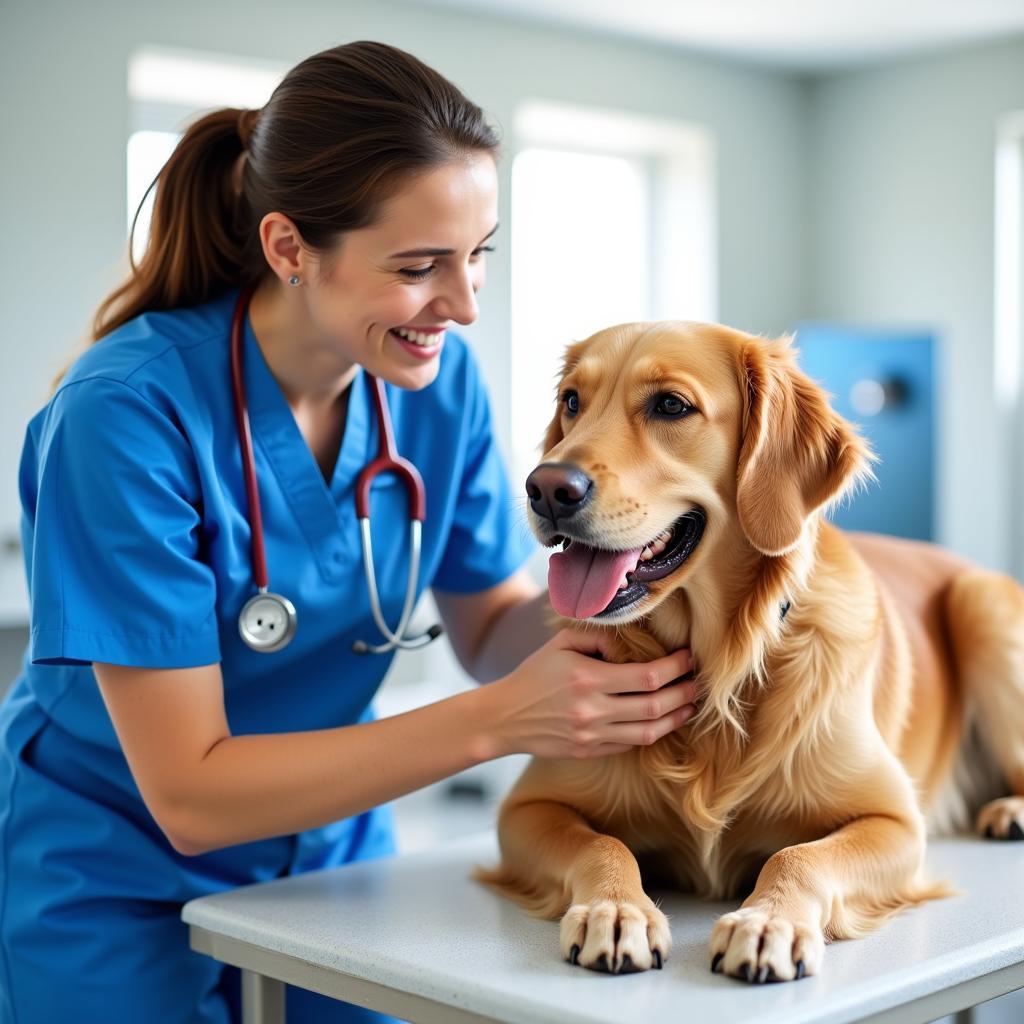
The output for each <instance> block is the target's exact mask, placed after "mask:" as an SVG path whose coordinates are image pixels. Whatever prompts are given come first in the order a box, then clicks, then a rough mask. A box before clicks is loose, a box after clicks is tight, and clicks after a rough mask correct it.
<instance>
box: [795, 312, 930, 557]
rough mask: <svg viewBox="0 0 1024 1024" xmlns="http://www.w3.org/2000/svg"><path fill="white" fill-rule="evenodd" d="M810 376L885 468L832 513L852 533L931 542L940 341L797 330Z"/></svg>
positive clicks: (813, 326) (822, 328)
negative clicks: (936, 358) (937, 343)
mask: <svg viewBox="0 0 1024 1024" xmlns="http://www.w3.org/2000/svg"><path fill="white" fill-rule="evenodd" d="M796 347H797V348H798V349H799V351H800V356H799V362H800V366H801V367H802V369H803V370H804V372H805V373H806V374H807V375H808V376H809V377H811V378H813V379H814V380H816V381H818V382H819V383H820V384H821V385H822V386H823V387H824V388H825V390H826V391H828V392H829V394H830V395H831V396H832V406H833V408H834V409H835V410H836V411H837V412H838V413H840V414H841V415H842V416H845V417H846V418H847V419H849V420H851V421H852V422H854V423H856V424H858V426H859V427H860V429H861V432H862V433H863V434H864V436H865V437H867V438H868V440H869V441H870V442H871V446H872V448H873V449H874V451H875V453H876V454H877V455H878V456H879V459H880V461H879V462H878V463H877V464H876V465H875V475H876V476H877V477H878V480H877V482H872V483H869V484H868V485H867V487H866V488H865V489H863V490H861V491H860V492H858V493H857V494H855V495H854V496H853V497H852V498H849V499H847V500H846V501H845V502H843V504H842V505H841V506H839V507H837V508H836V509H835V510H834V512H833V513H832V517H831V518H832V519H833V520H834V521H835V522H836V523H837V524H838V525H839V526H842V527H844V528H846V529H851V530H870V531H872V532H875V533H888V534H892V535H894V536H898V537H911V538H916V539H918V540H932V539H933V537H934V528H935V515H934V501H935V443H934V436H935V431H934V419H933V395H934V392H935V376H934V374H935V362H934V347H935V346H934V341H933V338H932V336H931V335H930V334H928V333H925V332H917V333H910V332H908V333H899V332H893V331H885V330H880V329H879V330H874V329H870V328H854V327H844V326H838V325H832V324H827V323H806V324H803V325H801V326H799V327H798V328H797V336H796Z"/></svg>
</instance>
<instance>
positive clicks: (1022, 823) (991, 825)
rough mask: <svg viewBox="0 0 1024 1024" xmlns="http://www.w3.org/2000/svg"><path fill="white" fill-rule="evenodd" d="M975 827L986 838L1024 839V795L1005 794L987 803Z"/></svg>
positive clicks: (979, 814)
mask: <svg viewBox="0 0 1024 1024" xmlns="http://www.w3.org/2000/svg"><path fill="white" fill-rule="evenodd" d="M974 827H975V829H977V832H978V835H979V836H984V837H985V838H986V839H1024V796H1004V797H1002V798H1001V799H999V800H993V801H992V802H991V803H988V804H985V806H984V807H982V809H981V810H980V811H979V812H978V819H977V822H976V823H975V826H974Z"/></svg>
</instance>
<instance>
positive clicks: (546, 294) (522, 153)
mask: <svg viewBox="0 0 1024 1024" xmlns="http://www.w3.org/2000/svg"><path fill="white" fill-rule="evenodd" d="M514 130H515V136H516V143H517V153H516V156H515V159H514V161H513V165H512V196H511V206H512V226H511V248H512V282H511V283H512V324H511V333H512V360H511V361H512V437H513V451H512V462H513V467H512V468H513V479H514V480H515V481H516V482H517V483H518V482H520V481H522V480H523V479H525V477H526V475H527V474H528V473H529V472H530V470H531V469H532V468H533V467H534V465H535V464H536V461H537V455H538V451H537V445H538V444H539V442H540V440H541V437H542V435H543V432H544V427H545V425H546V424H547V422H548V420H549V419H550V418H551V415H552V413H553V411H554V407H555V406H554V388H555V381H556V374H557V371H558V368H559V366H560V362H561V357H562V354H563V352H564V350H565V348H566V346H567V345H568V344H570V343H571V342H572V341H575V340H579V339H582V338H585V337H588V336H589V335H590V334H593V333H594V332H595V331H598V330H600V329H601V328H603V327H608V326H611V325H612V324H616V323H625V322H630V321H637V320H655V319H678V320H714V319H716V297H715V292H716V273H715V265H716V249H715V244H714V224H715V215H714V185H713V177H714V167H713V163H714V157H713V147H712V143H711V140H710V138H709V136H708V134H707V133H706V132H705V131H704V130H703V129H701V128H699V127H695V126H691V125H684V124H680V123H676V122H672V121H664V120H658V119H651V118H646V117H640V116H636V115H628V114H620V113H614V112H609V111H602V110H594V109H591V108H580V107H570V106H566V105H562V104H551V103H542V102H530V103H528V104H526V105H524V107H523V108H522V109H521V110H520V111H519V113H518V114H517V117H516V120H515V129H514Z"/></svg>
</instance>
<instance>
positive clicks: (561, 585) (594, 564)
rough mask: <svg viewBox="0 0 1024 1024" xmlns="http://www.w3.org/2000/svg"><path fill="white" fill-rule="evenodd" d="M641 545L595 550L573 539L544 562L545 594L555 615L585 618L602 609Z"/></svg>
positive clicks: (611, 596) (631, 563)
mask: <svg viewBox="0 0 1024 1024" xmlns="http://www.w3.org/2000/svg"><path fill="white" fill-rule="evenodd" d="M642 550H643V548H635V549H634V550H632V551H599V550H598V549H597V548H588V547H587V546H586V545H585V544H578V543H576V542H575V541H573V543H572V544H570V545H569V547H568V548H567V549H566V550H565V551H559V552H558V553H557V554H554V555H552V556H551V560H550V561H549V562H548V596H549V597H550V598H551V605H552V607H553V608H554V609H555V611H556V612H558V614H559V615H564V616H566V617H567V618H571V619H588V618H590V616H591V615H596V614H597V613H598V612H601V611H604V609H605V608H606V607H607V606H608V603H609V602H610V601H611V599H612V598H613V597H614V596H615V591H616V590H618V589H619V584H620V583H621V582H622V577H623V576H624V575H625V574H626V573H627V572H629V570H630V569H632V568H633V567H634V566H635V565H636V562H637V559H638V558H639V557H640V552H641V551H642Z"/></svg>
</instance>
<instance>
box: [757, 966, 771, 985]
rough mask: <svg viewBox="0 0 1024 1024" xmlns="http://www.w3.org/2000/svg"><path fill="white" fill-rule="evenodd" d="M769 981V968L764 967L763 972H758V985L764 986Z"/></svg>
mask: <svg viewBox="0 0 1024 1024" xmlns="http://www.w3.org/2000/svg"><path fill="white" fill-rule="evenodd" d="M767 980H768V967H767V965H766V966H764V967H762V968H761V970H759V971H758V972H757V983H758V985H763V984H764V983H765V982H766V981H767Z"/></svg>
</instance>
